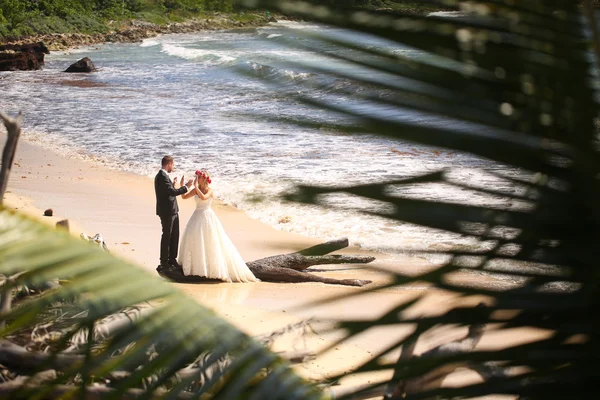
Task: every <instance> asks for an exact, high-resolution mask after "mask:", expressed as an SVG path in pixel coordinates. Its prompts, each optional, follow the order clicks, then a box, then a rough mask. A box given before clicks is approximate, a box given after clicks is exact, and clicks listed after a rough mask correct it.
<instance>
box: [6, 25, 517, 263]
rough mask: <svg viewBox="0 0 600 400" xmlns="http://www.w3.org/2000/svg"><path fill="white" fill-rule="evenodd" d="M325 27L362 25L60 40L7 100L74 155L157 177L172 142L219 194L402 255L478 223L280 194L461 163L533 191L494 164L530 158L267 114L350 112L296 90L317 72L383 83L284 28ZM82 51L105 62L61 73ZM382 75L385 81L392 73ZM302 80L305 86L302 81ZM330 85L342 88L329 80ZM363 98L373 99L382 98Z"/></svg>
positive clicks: (466, 174) (305, 227)
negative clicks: (392, 216)
mask: <svg viewBox="0 0 600 400" xmlns="http://www.w3.org/2000/svg"><path fill="white" fill-rule="evenodd" d="M315 32H319V33H325V34H329V35H332V36H334V37H335V36H336V35H341V36H344V35H345V36H344V37H348V35H349V33H347V32H343V31H340V30H337V29H334V28H331V27H326V26H320V25H314V24H307V23H300V22H291V21H281V22H278V23H271V24H270V25H268V26H265V27H262V28H258V29H246V30H230V31H210V32H199V33H194V34H173V35H164V36H159V37H155V38H150V39H146V40H144V41H143V42H142V43H106V44H99V45H94V46H89V47H82V48H78V49H76V50H72V51H70V52H52V53H51V54H49V55H47V56H46V65H45V68H44V70H42V71H30V72H0V93H1V95H0V109H1V110H2V111H4V112H5V113H9V114H15V113H17V112H18V111H19V110H22V111H23V113H24V118H23V122H24V133H23V137H24V139H25V140H28V141H31V142H34V143H38V144H41V145H42V146H44V147H47V148H50V149H52V150H54V151H57V152H59V153H61V154H64V155H67V156H69V157H78V158H84V159H94V160H95V161H96V162H102V163H104V164H106V166H108V167H110V168H119V169H122V170H126V171H130V172H133V173H136V174H140V175H144V176H149V177H150V176H154V174H155V173H156V171H157V170H158V169H159V168H160V159H161V158H162V156H163V155H165V154H170V155H173V156H174V157H175V158H176V167H177V170H178V171H177V172H176V173H175V174H174V175H177V176H181V174H182V173H183V174H185V175H186V176H187V177H192V176H193V172H194V171H195V170H197V169H205V170H207V171H209V173H210V174H211V175H212V181H213V187H214V191H215V193H216V196H217V197H218V198H220V199H221V200H223V201H224V202H225V203H226V204H229V205H232V206H235V207H237V208H239V209H241V210H243V211H245V212H246V213H247V214H249V215H250V216H251V217H253V218H255V219H258V220H260V221H262V222H264V223H266V224H269V225H271V226H274V227H275V228H277V229H279V230H284V231H290V232H296V233H299V234H303V235H308V236H313V237H318V238H322V239H323V240H327V239H332V238H339V237H348V238H349V240H350V243H351V244H353V245H357V246H360V247H362V248H365V249H370V250H375V251H380V252H385V253H388V254H390V255H404V254H406V253H410V252H413V251H417V250H423V249H424V250H431V251H438V250H444V249H448V248H450V247H452V246H455V245H457V244H459V245H466V246H470V245H473V244H474V242H473V239H472V238H469V237H466V236H459V235H454V234H450V233H447V232H443V231H436V230H432V229H425V228H423V227H419V226H415V225H412V224H407V223H399V222H396V221H391V220H388V219H385V218H380V217H374V216H367V215H365V214H364V213H362V211H364V210H378V209H382V208H385V205H381V204H377V203H376V202H369V201H366V200H364V199H360V198H352V197H349V196H341V195H340V196H332V197H331V198H330V202H331V204H332V205H333V206H334V207H328V208H321V207H317V206H310V205H299V204H293V203H288V202H285V201H283V200H282V199H281V195H282V194H284V193H287V192H289V191H291V190H293V187H294V185H296V184H299V183H300V184H315V185H323V186H339V185H351V184H361V183H374V182H382V181H384V180H389V179H399V178H408V177H412V176H416V175H419V174H422V173H426V172H432V171H437V170H439V169H442V168H446V169H448V171H449V176H450V177H451V178H452V179H453V180H455V181H456V182H463V183H464V182H468V183H471V184H475V185H493V186H494V187H495V188H497V189H502V190H506V191H508V192H511V193H518V192H520V191H522V190H523V188H519V187H515V186H514V185H513V184H511V183H510V182H508V181H506V180H503V179H498V178H496V177H494V176H493V175H492V174H489V173H488V172H485V171H484V169H483V168H485V170H486V171H495V172H498V173H502V174H505V175H508V176H516V175H518V174H519V172H518V171H512V170H510V169H507V168H506V167H504V166H502V165H497V164H494V163H491V162H489V161H486V160H481V159H477V158H476V157H474V156H471V155H468V154H460V153H457V152H454V151H448V150H444V149H435V148H428V147H424V146H419V145H415V144H411V143H404V142H399V141H393V140H390V139H386V138H381V137H376V136H372V135H360V136H359V135H346V134H341V133H339V132H332V131H328V130H326V129H318V128H303V127H298V126H294V125H290V124H286V123H283V122H281V121H275V120H273V119H265V118H261V117H260V115H263V116H265V115H266V116H277V117H285V118H293V117H299V118H305V119H308V120H311V121H326V122H348V123H351V121H345V117H344V116H342V115H339V114H335V113H331V112H327V111H326V110H321V109H315V108H311V107H308V106H306V105H303V104H301V103H299V102H298V101H297V100H295V98H294V97H293V94H294V93H298V92H299V91H302V90H305V91H309V90H311V83H318V84H320V85H324V86H325V88H326V91H325V93H324V94H323V95H322V96H323V97H322V98H323V99H328V100H331V101H333V102H335V101H344V99H339V98H337V97H336V96H337V95H336V94H335V93H334V91H333V90H334V89H339V88H343V89H346V90H348V91H350V92H352V91H356V92H359V91H362V90H371V89H370V88H365V87H355V86H352V84H351V83H349V81H345V80H336V79H333V78H331V77H329V76H327V74H323V75H320V74H317V73H314V72H310V71H307V70H304V69H303V68H302V67H299V66H294V65H293V64H292V63H293V62H294V61H302V62H305V63H307V64H317V63H318V64H319V65H321V66H323V67H324V68H329V67H331V68H333V67H337V68H341V69H343V70H344V71H345V72H347V73H349V74H354V75H356V76H365V75H364V74H367V73H368V72H366V71H362V70H360V68H357V67H355V66H349V65H344V64H343V63H340V62H339V61H333V60H331V59H328V58H326V57H324V56H323V55H318V54H316V53H314V52H313V51H310V50H306V49H302V48H290V47H288V46H287V45H286V44H285V43H284V42H283V41H282V39H283V38H286V39H287V40H289V41H290V42H292V43H294V42H295V43H301V44H310V43H312V42H311V38H310V36H307V35H306V34H307V33H309V34H310V33H315ZM341 36H340V37H341ZM356 40H359V41H360V43H362V44H366V45H368V46H369V47H371V48H374V49H378V50H381V49H383V50H385V51H389V52H391V53H401V54H402V55H404V56H407V57H409V58H414V59H421V58H423V57H428V55H427V54H424V53H423V52H420V51H418V50H414V49H409V48H403V47H399V46H398V45H397V44H395V43H390V42H384V41H381V40H379V39H376V38H373V37H369V36H364V35H357V36H356ZM321 46H322V47H321V48H320V50H323V51H325V52H334V51H336V50H335V49H334V48H333V46H332V45H321ZM328 46H332V47H328ZM82 57H90V58H91V59H92V61H93V62H94V63H95V65H96V67H97V68H98V72H95V73H93V74H66V73H63V72H62V71H64V70H65V69H66V68H67V67H68V66H69V65H70V64H71V63H73V62H75V61H77V60H78V59H80V58H82ZM265 76H266V77H271V78H274V79H277V80H278V81H279V82H280V85H281V86H280V87H278V88H275V87H273V86H272V85H269V84H268V83H266V82H264V81H263V80H261V79H258V78H260V77H265ZM375 78H377V77H375ZM379 78H381V80H382V81H385V78H386V77H383V76H382V77H379ZM298 83H302V84H304V86H303V87H298V86H297V84H298ZM327 88H330V89H331V90H330V91H329V92H327ZM353 106H356V107H363V108H364V107H366V110H367V111H369V109H368V107H369V105H361V104H355V105H353ZM370 111H372V112H384V113H389V114H390V115H389V116H390V118H401V119H405V120H406V119H408V120H410V121H412V122H414V123H417V124H433V125H436V124H437V125H440V126H449V125H455V126H460V124H461V123H460V122H456V121H450V120H445V119H444V118H442V117H439V116H435V115H426V114H424V113H417V112H414V111H411V110H385V109H384V110H375V109H373V110H370ZM468 128H469V127H468V126H465V129H468ZM397 191H398V192H399V193H401V194H402V195H405V196H408V197H419V198H428V199H436V200H446V201H451V202H456V203H471V204H479V205H487V206H491V207H499V208H502V207H507V206H508V207H515V206H517V205H514V204H510V203H508V200H507V199H506V198H504V197H500V196H489V195H482V194H477V193H475V192H473V191H471V190H467V189H462V188H459V187H455V186H451V185H442V184H430V185H412V186H409V187H404V188H401V189H397ZM524 206H526V205H524Z"/></svg>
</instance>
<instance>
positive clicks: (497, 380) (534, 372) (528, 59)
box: [242, 0, 600, 399]
mask: <svg viewBox="0 0 600 400" xmlns="http://www.w3.org/2000/svg"><path fill="white" fill-rule="evenodd" d="M242 3H245V4H246V5H249V6H254V7H262V8H267V9H270V10H277V11H280V12H282V13H284V14H286V15H289V16H292V17H299V18H303V19H307V20H310V21H315V22H320V23H323V24H327V25H329V26H333V27H336V28H341V29H345V30H346V32H348V33H352V35H343V34H338V35H331V34H327V31H324V32H325V33H322V31H318V32H317V33H312V34H305V39H306V40H303V41H298V40H286V39H285V38H283V39H281V40H282V41H284V43H286V44H287V45H289V46H298V47H299V48H302V49H303V50H304V51H313V52H315V53H318V54H319V55H320V57H326V58H327V59H328V61H329V62H328V63H327V64H319V63H314V64H310V63H307V62H302V61H294V62H290V63H289V67H290V68H297V69H298V70H301V71H306V72H312V73H313V74H314V76H316V77H317V78H314V79H312V80H310V81H305V82H302V83H301V84H300V85H290V84H289V83H285V85H284V84H283V82H281V81H278V80H277V79H274V78H273V79H271V81H270V83H272V84H273V85H274V87H276V88H277V89H278V90H282V91H284V92H285V93H286V94H287V95H288V96H290V97H291V98H293V99H295V100H296V101H298V102H301V103H303V104H306V105H309V106H311V107H317V108H319V109H321V110H324V111H326V112H328V113H335V114H336V115H343V116H344V118H337V119H334V120H333V122H332V119H331V118H328V117H327V116H328V115H330V114H328V113H324V115H325V117H324V118H320V119H319V118H316V117H314V118H310V119H308V118H306V119H301V118H292V117H281V116H270V115H262V116H261V115H256V117H260V118H263V119H266V120H271V121H278V122H282V123H293V124H296V125H300V126H303V127H307V128H319V129H328V130H333V131H337V132H343V133H347V134H354V135H361V134H367V135H378V136H382V137H385V138H387V139H389V140H392V141H399V142H411V143H415V144H419V145H425V146H435V147H436V148H446V149H452V150H457V151H460V152H462V153H469V154H471V155H473V156H475V157H478V158H479V159H480V160H481V162H480V165H481V166H482V167H481V168H482V169H483V170H487V172H486V173H487V174H488V175H491V176H494V177H495V178H496V179H494V182H499V181H501V182H502V185H494V184H485V183H484V182H466V181H464V180H460V179H456V178H453V177H452V172H453V169H452V168H450V169H446V170H444V171H438V172H435V173H429V174H427V175H423V176H419V177H412V178H409V179H405V180H399V181H398V180H396V181H386V182H372V183H369V184H365V185H340V186H336V187H318V186H314V185H313V186H309V185H300V186H297V187H296V191H295V192H294V193H290V194H288V195H287V196H286V197H285V199H286V200H289V201H295V202H303V203H309V204H319V205H322V206H324V207H331V208H334V207H337V206H335V205H332V204H331V203H330V202H328V200H327V199H328V198H329V197H328V196H331V195H337V194H344V195H349V196H354V197H361V198H363V199H367V200H370V201H374V202H375V201H376V202H378V203H379V204H382V203H385V204H386V205H387V207H385V208H384V207H382V208H377V209H375V208H371V207H368V208H367V209H361V210H360V211H363V212H366V213H367V214H370V215H377V216H381V217H384V218H388V219H391V220H395V221H398V222H401V221H402V222H409V223H412V224H418V225H422V226H426V227H429V228H434V229H437V230H443V231H447V232H452V233H455V234H460V235H463V237H468V238H471V239H472V240H473V243H474V244H473V245H472V246H471V247H470V248H468V249H464V248H453V249H449V250H448V251H437V253H438V254H444V255H446V256H447V257H446V258H447V260H448V261H447V262H444V263H443V264H442V265H441V266H439V268H437V269H433V270H430V271H428V272H426V273H423V274H420V275H418V276H404V275H402V274H395V276H394V277H393V279H392V282H391V283H389V284H386V285H385V286H383V287H381V288H372V289H369V290H367V291H365V292H362V293H365V294H366V293H372V292H377V291H380V290H389V289H390V288H393V287H396V288H401V287H402V286H403V285H406V284H408V283H412V282H425V283H426V284H428V285H430V287H432V288H438V289H442V290H444V291H447V292H450V293H455V294H457V295H458V296H461V297H463V298H468V297H470V296H472V297H473V299H475V298H476V299H484V302H485V305H486V306H485V307H483V308H481V307H460V308H453V309H451V310H449V311H447V312H441V313H439V315H433V316H428V317H422V318H409V317H407V316H406V315H407V314H406V313H405V311H406V310H407V309H410V307H412V306H413V305H414V301H415V300H411V301H409V302H404V303H401V304H399V305H396V306H395V307H393V308H392V309H391V310H390V311H389V312H387V313H386V314H385V315H383V316H382V317H379V318H374V319H371V320H368V321H365V320H362V319H356V320H354V319H340V320H339V321H336V322H337V325H336V326H335V327H334V328H333V329H334V330H336V331H339V332H342V333H343V338H342V339H340V341H344V340H354V338H355V337H356V336H358V335H361V334H363V333H364V332H366V331H367V330H369V329H372V328H374V327H378V326H390V325H397V326H404V327H411V328H412V330H411V331H412V333H411V334H408V335H406V334H404V335H402V336H400V337H398V338H397V340H394V341H393V342H392V343H391V344H390V345H389V346H387V347H386V348H385V349H383V350H382V351H381V352H379V354H376V355H374V356H373V358H372V359H370V360H368V361H366V362H365V363H364V364H362V365H361V366H360V367H359V368H357V369H356V370H355V371H353V373H356V374H360V373H366V372H380V371H386V370H387V371H390V370H393V371H394V375H393V378H392V379H391V381H389V380H388V381H386V380H377V381H373V380H371V384H369V385H366V386H364V387H362V388H360V389H359V393H351V394H349V395H348V397H351V398H362V397H361V396H363V394H364V396H365V398H366V396H371V395H372V393H373V389H375V388H379V389H380V388H381V387H382V385H384V386H387V391H386V392H387V396H388V397H390V398H415V399H416V398H470V397H476V396H482V395H488V394H511V395H518V396H522V397H521V398H527V399H534V398H540V399H542V398H543V399H549V398H581V397H583V398H592V397H595V396H597V395H598V389H597V386H596V385H593V386H590V383H591V382H594V381H595V380H596V379H597V378H598V373H597V368H596V367H595V361H594V360H597V358H598V356H599V353H598V342H597V340H598V339H597V338H598V319H597V318H596V317H594V316H593V315H595V314H594V310H595V307H596V306H597V304H598V272H597V271H598V267H597V265H596V264H597V259H598V250H597V248H598V246H597V243H598V242H599V240H600V219H599V216H598V212H597V204H598V201H599V200H600V198H599V195H598V194H599V190H598V189H599V185H598V180H597V174H598V172H600V168H599V167H600V157H598V140H597V135H598V134H597V132H596V130H595V129H594V119H595V118H596V116H597V112H598V105H597V100H596V97H595V92H594V87H595V85H596V73H597V71H596V70H595V68H594V66H593V65H592V60H593V56H592V52H591V50H590V47H589V43H590V40H592V39H593V38H591V37H590V33H589V32H590V31H592V32H595V31H596V29H595V26H594V25H595V22H594V19H593V18H591V19H588V20H587V21H586V19H585V18H584V16H583V15H582V8H581V7H580V6H579V5H578V4H577V2H575V1H572V0H557V1H549V0H529V1H518V2H516V1H512V0H494V1H459V0H456V1H427V2H423V3H427V4H438V5H440V6H443V7H445V8H454V9H455V10H462V11H466V12H467V14H466V15H465V16H464V17H461V18H454V19H451V18H437V17H422V16H414V15H405V14H402V13H400V12H394V11H365V10H356V9H353V8H352V7H333V6H326V5H324V4H323V3H325V2H322V1H285V0H271V1H268V0H267V1H260V0H254V1H243V2H242ZM329 3H332V2H329ZM590 21H591V23H592V26H591V27H590V26H588V25H587V23H588V22H590ZM356 33H360V34H363V35H370V36H371V37H373V36H374V37H377V38H379V39H381V40H385V41H387V43H388V45H387V46H386V47H387V48H389V47H393V46H397V47H398V48H402V49H406V48H409V49H417V50H418V51H419V52H420V53H419V54H420V55H419V56H418V57H414V56H406V55H404V54H403V53H402V52H390V51H388V50H381V49H377V48H374V46H372V45H370V44H369V45H367V44H363V43H361V42H360V41H357V40H356V37H357V35H356ZM294 35H296V36H297V35H301V33H294ZM298 43H300V44H298ZM389 43H392V44H393V45H390V44H389ZM596 45H597V43H596ZM597 48H598V47H597ZM323 49H327V51H326V52H325V51H323ZM332 65H333V67H332ZM355 71H361V73H355ZM242 72H243V73H246V74H251V72H248V71H242ZM325 76H326V77H328V78H331V79H335V80H336V81H337V82H343V83H344V84H343V85H337V86H334V85H330V84H328V83H327V82H328V80H319V77H325ZM358 88H360V90H358ZM367 105H368V107H366V106H367ZM381 110H386V111H387V112H380V111H381ZM390 110H391V111H390ZM407 110H408V111H411V112H415V113H422V114H423V113H424V114H425V115H428V116H435V117H442V118H443V119H438V121H443V122H442V123H429V124H424V123H420V122H418V121H417V122H415V120H414V119H411V118H410V117H406V114H402V113H401V111H403V112H405V111H407ZM394 111H397V112H396V113H395V112H394ZM321 115H323V114H321ZM457 168H459V167H457ZM414 184H419V185H425V186H426V185H431V184H438V185H439V184H444V185H446V186H448V187H450V186H454V187H460V188H462V189H466V190H469V191H470V192H471V193H473V195H478V196H495V197H501V198H502V199H503V200H504V202H503V203H502V205H500V206H489V205H478V206H476V205H473V204H456V202H455V201H452V199H444V200H435V201H433V200H425V199H422V198H417V197H415V196H414V195H412V196H409V195H407V194H405V193H406V189H407V188H410V187H411V185H414ZM399 247H401V246H399ZM423 250H424V251H428V252H430V253H431V251H430V250H427V249H423ZM465 271H473V272H475V271H477V272H484V273H485V274H487V276H489V277H492V278H493V277H502V278H506V277H507V276H508V277H509V278H510V279H511V282H512V283H511V285H509V288H508V289H505V290H498V289H496V288H486V287H484V286H482V285H481V284H480V283H478V282H476V281H475V280H467V281H456V280H453V279H451V277H452V276H454V275H456V274H457V273H463V274H464V273H466V272H465ZM356 295H357V294H351V295H345V296H341V297H336V298H335V299H331V300H329V301H340V300H341V299H343V298H344V297H347V296H356ZM360 295H361V294H358V296H360ZM473 303H474V304H477V301H475V302H473ZM507 311H511V312H510V313H506V312H507ZM503 313H506V315H508V317H498V316H499V315H503ZM456 326H459V327H460V326H462V327H465V326H471V327H479V326H487V327H488V328H487V330H488V331H491V332H494V333H498V334H502V333H505V332H508V331H509V330H510V329H514V328H524V327H530V328H538V329H543V330H545V332H547V333H548V335H547V336H546V337H545V338H540V339H537V340H534V341H533V342H531V343H528V344H522V345H514V346H512V345H506V346H505V347H504V348H503V349H501V350H495V351H483V350H477V349H476V347H475V346H476V344H477V341H478V340H479V337H480V332H479V331H477V330H474V331H473V332H471V333H472V334H470V336H467V337H466V338H465V339H464V340H463V341H462V342H455V343H453V345H454V348H453V347H452V346H450V345H449V346H446V347H444V346H440V347H438V348H436V349H433V350H432V351H430V352H425V353H423V354H421V356H420V357H414V354H413V351H414V349H415V343H416V342H417V341H418V340H419V339H420V338H421V337H422V336H423V335H424V334H432V332H435V331H436V330H439V329H443V328H444V327H448V328H450V327H456ZM478 335H479V336H478ZM500 337H502V336H500ZM469 341H470V342H469ZM461 343H462V344H461ZM461 346H462V347H461ZM468 346H471V347H470V348H467V347H468ZM473 348H475V349H476V350H475V351H471V350H473ZM452 349H454V350H452ZM465 349H466V350H465ZM398 351H400V352H401V354H402V355H401V356H400V357H399V358H397V357H396V358H395V359H394V360H392V361H390V358H389V354H394V352H398ZM456 365H463V366H467V367H469V368H471V369H473V370H474V371H477V372H478V373H480V374H482V376H484V377H485V378H486V380H485V382H483V383H473V384H469V383H467V384H464V385H463V386H461V387H453V388H446V387H440V386H439V385H437V386H436V385H433V386H432V382H434V381H435V380H436V379H438V378H439V376H442V377H443V376H445V375H444V374H447V373H448V371H450V372H451V371H453V370H454V369H455V368H456V367H455V366H456ZM453 366H454V367H453ZM440 374H441V375H440ZM343 376H344V374H340V375H339V376H334V377H331V379H341V378H343ZM370 376H372V375H370ZM361 393H363V394H361ZM593 393H595V395H594V394H593Z"/></svg>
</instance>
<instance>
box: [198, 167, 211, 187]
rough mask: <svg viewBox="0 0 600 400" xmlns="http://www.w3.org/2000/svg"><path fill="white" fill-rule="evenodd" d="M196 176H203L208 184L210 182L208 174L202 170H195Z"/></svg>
mask: <svg viewBox="0 0 600 400" xmlns="http://www.w3.org/2000/svg"><path fill="white" fill-rule="evenodd" d="M196 176H197V177H203V178H205V179H206V181H207V182H208V183H209V184H210V183H212V181H211V180H210V176H208V174H207V173H206V172H204V171H200V170H196Z"/></svg>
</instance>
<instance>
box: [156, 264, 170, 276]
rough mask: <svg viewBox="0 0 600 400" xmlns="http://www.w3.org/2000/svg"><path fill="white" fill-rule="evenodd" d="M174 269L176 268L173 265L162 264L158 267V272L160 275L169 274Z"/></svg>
mask: <svg viewBox="0 0 600 400" xmlns="http://www.w3.org/2000/svg"><path fill="white" fill-rule="evenodd" d="M173 269H175V268H174V267H173V266H172V265H169V264H165V263H161V264H160V265H159V266H158V267H156V272H158V273H159V274H160V273H161V272H168V271H172V270H173Z"/></svg>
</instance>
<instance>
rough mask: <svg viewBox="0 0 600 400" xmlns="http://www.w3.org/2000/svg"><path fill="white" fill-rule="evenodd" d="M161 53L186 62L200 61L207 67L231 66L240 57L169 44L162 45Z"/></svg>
mask: <svg viewBox="0 0 600 400" xmlns="http://www.w3.org/2000/svg"><path fill="white" fill-rule="evenodd" d="M161 52H163V53H166V54H168V55H170V56H173V57H179V58H183V59H185V60H193V61H199V62H201V63H202V64H205V65H223V64H231V63H233V62H234V61H235V60H236V59H237V56H238V55H237V54H234V53H232V52H228V51H219V50H205V49H191V48H187V47H183V46H178V45H175V44H169V43H163V44H162V48H161Z"/></svg>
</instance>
